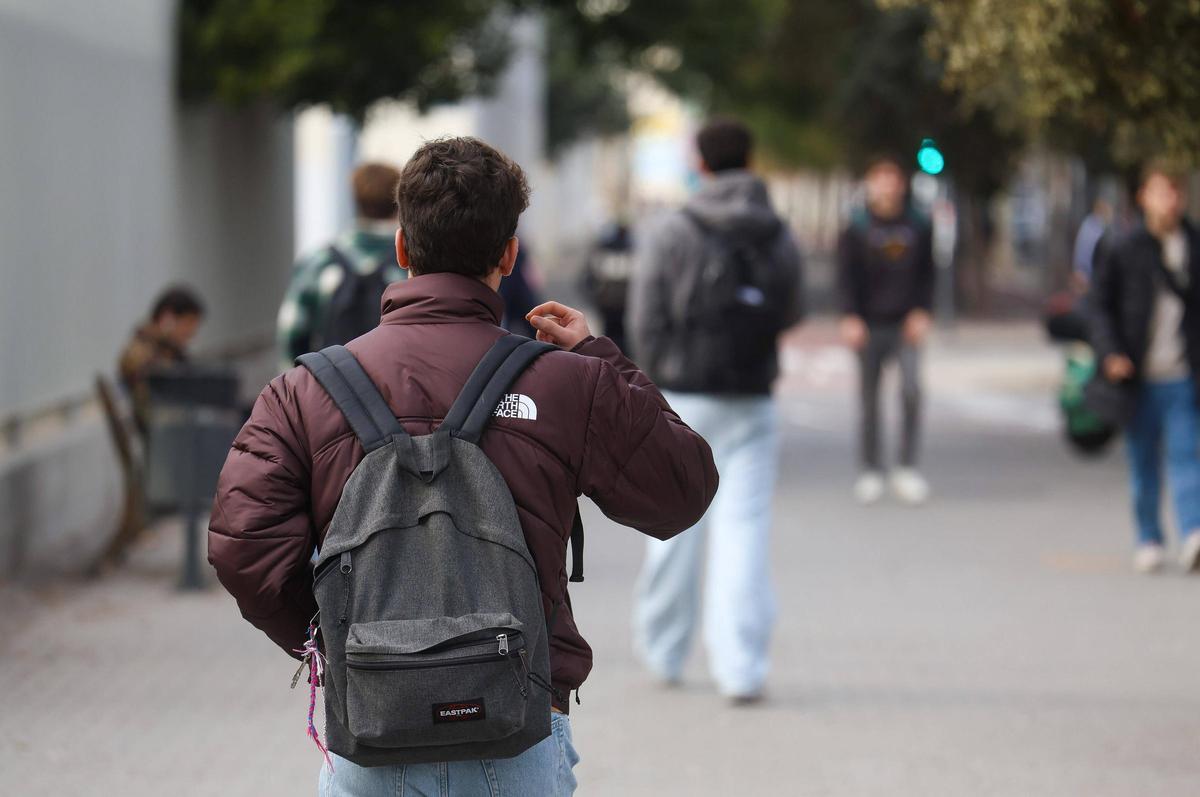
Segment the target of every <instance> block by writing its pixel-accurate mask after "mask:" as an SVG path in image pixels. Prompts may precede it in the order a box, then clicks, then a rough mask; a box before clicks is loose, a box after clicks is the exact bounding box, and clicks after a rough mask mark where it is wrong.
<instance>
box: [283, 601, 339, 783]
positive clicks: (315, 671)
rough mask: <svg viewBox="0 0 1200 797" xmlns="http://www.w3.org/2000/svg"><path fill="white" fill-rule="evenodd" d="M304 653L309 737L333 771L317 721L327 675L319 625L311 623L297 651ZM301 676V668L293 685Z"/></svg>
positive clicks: (302, 664) (294, 684) (293, 680)
mask: <svg viewBox="0 0 1200 797" xmlns="http://www.w3.org/2000/svg"><path fill="white" fill-rule="evenodd" d="M296 652H297V653H300V654H301V655H302V658H301V661H300V667H301V669H303V667H304V665H305V664H307V665H308V737H309V738H310V739H312V740H313V742H314V743H315V744H316V745H317V749H318V750H320V751H321V755H323V756H325V763H326V764H328V765H329V771H330V772H332V771H333V760H332V759H331V758H330V757H329V751H328V750H327V749H325V744H324V743H323V742H322V741H321V734H320V733H319V732H318V731H317V725H316V721H315V717H316V713H317V687H319V686H321V684H322V683H323V682H324V677H325V657H324V656H322V655H321V650H320V648H318V647H317V626H315V625H310V626H309V627H308V639H307V640H306V641H305V643H304V647H303V648H301V649H300V650H297V651H296ZM299 678H300V670H296V676H295V677H294V678H292V686H293V687H295V686H296V682H297V681H298V680H299Z"/></svg>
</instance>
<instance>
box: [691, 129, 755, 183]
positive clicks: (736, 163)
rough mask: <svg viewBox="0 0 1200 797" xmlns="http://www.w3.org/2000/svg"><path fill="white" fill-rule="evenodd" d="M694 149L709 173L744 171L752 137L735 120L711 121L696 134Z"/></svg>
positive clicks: (752, 143) (748, 159)
mask: <svg viewBox="0 0 1200 797" xmlns="http://www.w3.org/2000/svg"><path fill="white" fill-rule="evenodd" d="M696 149H698V150H700V157H701V159H703V160H704V165H705V166H707V167H708V170H709V171H710V172H713V173H716V172H723V171H728V170H729V169H745V168H746V167H747V166H749V165H750V151H751V150H753V149H754V136H753V135H752V134H751V133H750V128H748V127H746V126H745V125H744V124H742V123H741V122H739V121H737V120H736V119H724V118H717V119H712V120H710V121H709V122H708V123H707V124H706V125H704V127H702V128H700V132H699V133H697V134H696Z"/></svg>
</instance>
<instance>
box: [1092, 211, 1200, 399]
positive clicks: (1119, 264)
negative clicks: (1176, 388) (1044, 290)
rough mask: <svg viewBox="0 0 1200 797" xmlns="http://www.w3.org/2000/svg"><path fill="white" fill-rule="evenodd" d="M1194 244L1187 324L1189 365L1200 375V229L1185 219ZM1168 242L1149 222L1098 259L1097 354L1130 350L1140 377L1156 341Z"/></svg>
mask: <svg viewBox="0 0 1200 797" xmlns="http://www.w3.org/2000/svg"><path fill="white" fill-rule="evenodd" d="M1183 229H1184V234H1185V235H1186V236H1187V242H1188V266H1187V271H1188V277H1189V278H1188V281H1187V287H1186V290H1185V294H1184V311H1183V328H1182V329H1181V330H1180V332H1181V334H1182V335H1183V337H1184V345H1185V350H1186V355H1187V363H1188V368H1189V370H1190V371H1191V373H1192V378H1193V379H1195V378H1196V377H1197V375H1200V268H1198V267H1197V266H1198V265H1200V231H1197V229H1196V227H1195V226H1193V225H1192V224H1191V223H1190V222H1188V221H1186V220H1185V221H1184V223H1183ZM1163 270H1164V265H1163V260H1162V244H1161V243H1160V242H1159V240H1158V239H1157V238H1155V237H1154V236H1153V235H1152V234H1151V233H1150V231H1149V230H1147V229H1146V227H1145V225H1143V224H1139V225H1138V226H1137V227H1135V228H1134V229H1132V230H1131V231H1129V232H1128V233H1126V234H1125V235H1123V236H1121V237H1119V238H1117V239H1116V240H1114V241H1113V242H1112V245H1111V246H1109V247H1107V251H1105V252H1104V255H1103V256H1102V257H1101V259H1100V260H1099V261H1098V262H1097V263H1096V270H1095V273H1094V274H1093V276H1092V288H1091V296H1090V298H1089V301H1088V303H1087V304H1088V313H1089V323H1088V330H1089V334H1090V337H1091V343H1092V348H1093V349H1095V351H1096V357H1097V359H1099V360H1103V359H1104V358H1105V357H1107V356H1108V355H1110V354H1124V355H1125V356H1127V357H1129V359H1130V360H1132V361H1133V364H1134V368H1135V369H1136V372H1137V374H1139V375H1140V372H1141V367H1142V361H1143V359H1144V358H1145V356H1146V350H1147V348H1148V347H1149V345H1150V334H1151V324H1152V323H1153V319H1154V304H1155V300H1156V298H1157V296H1158V291H1159V290H1160V288H1161V287H1162V285H1163V280H1164V279H1165V278H1164V276H1163Z"/></svg>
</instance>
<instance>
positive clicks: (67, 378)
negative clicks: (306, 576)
mask: <svg viewBox="0 0 1200 797" xmlns="http://www.w3.org/2000/svg"><path fill="white" fill-rule="evenodd" d="M174 15H175V4H174V3H171V2H160V0H113V1H112V2H106V3H90V2H87V1H86V0H56V2H53V3H46V2H42V0H0V252H2V254H0V275H2V278H3V285H4V288H3V290H2V291H0V339H2V340H3V341H4V345H3V347H0V373H2V374H3V376H0V424H2V425H3V429H4V436H3V442H0V517H2V518H4V520H3V522H2V523H0V576H5V575H11V574H14V573H17V572H21V571H25V570H37V569H39V568H40V567H42V566H47V567H55V568H57V566H58V565H60V564H63V563H64V560H66V559H72V558H77V557H79V556H80V555H86V552H87V551H88V550H89V549H90V548H91V547H92V546H93V545H96V546H98V545H99V544H100V539H99V537H101V536H102V535H103V534H105V533H106V530H107V529H108V528H109V527H110V525H111V522H112V518H113V516H114V515H115V512H116V510H117V505H118V496H119V487H116V486H114V485H115V483H116V482H117V481H118V480H119V476H118V474H117V473H116V468H115V465H114V460H113V457H112V453H111V447H110V445H109V442H108V439H107V437H106V434H105V431H104V426H103V424H102V421H101V419H100V417H99V415H98V412H97V411H96V410H95V407H94V402H93V401H92V385H93V382H94V379H95V375H96V374H97V373H98V372H100V373H111V372H112V371H113V366H114V361H115V358H116V355H117V352H118V350H119V348H120V347H121V345H122V343H123V342H124V340H125V339H126V337H127V336H128V335H129V333H130V331H131V329H132V328H133V327H134V325H135V324H136V323H138V322H139V320H140V319H142V318H143V317H144V316H145V315H146V313H147V312H148V309H149V305H150V303H151V301H152V300H153V297H154V296H155V294H157V293H158V292H159V291H160V290H161V289H162V288H163V287H164V286H165V285H167V284H169V283H173V282H185V283H187V284H190V285H192V286H193V287H195V288H196V289H197V290H198V291H199V292H200V293H201V294H202V295H203V296H204V299H205V301H206V303H207V305H208V308H209V315H208V319H207V323H206V324H205V327H204V329H203V331H202V334H201V337H200V339H199V340H198V350H199V351H200V352H201V353H203V352H204V351H208V352H223V351H231V350H237V351H240V352H245V351H248V350H252V349H254V348H256V347H259V346H262V345H267V344H269V342H270V340H271V334H272V330H273V325H274V314H275V309H276V307H277V303H278V300H279V297H280V296H281V295H282V291H283V288H284V285H285V282H286V279H287V274H288V268H289V264H290V262H291V258H292V252H293V241H292V223H293V222H292V218H293V216H292V161H291V156H292V150H291V140H292V130H291V125H290V123H289V122H288V121H286V120H285V121H280V119H279V117H278V116H276V115H272V114H270V113H268V112H265V111H262V110H257V111H256V110H246V111H240V112H234V111H218V110H214V109H188V110H185V109H182V108H180V107H179V106H178V104H177V102H176V100H175V90H174V82H173V67H174V60H175V34H174ZM68 569H69V567H68Z"/></svg>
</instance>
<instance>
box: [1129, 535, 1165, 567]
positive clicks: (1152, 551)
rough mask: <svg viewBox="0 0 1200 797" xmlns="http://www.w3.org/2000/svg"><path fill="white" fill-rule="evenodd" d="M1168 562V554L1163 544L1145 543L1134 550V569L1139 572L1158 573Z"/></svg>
mask: <svg viewBox="0 0 1200 797" xmlns="http://www.w3.org/2000/svg"><path fill="white" fill-rule="evenodd" d="M1166 562H1167V554H1166V551H1164V550H1163V547H1162V546H1161V545H1153V544H1150V543H1144V544H1142V545H1139V546H1138V547H1137V550H1135V551H1134V552H1133V569H1134V570H1135V571H1136V572H1138V573H1142V574H1146V573H1157V572H1158V571H1159V570H1162V569H1163V565H1165V564H1166Z"/></svg>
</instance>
